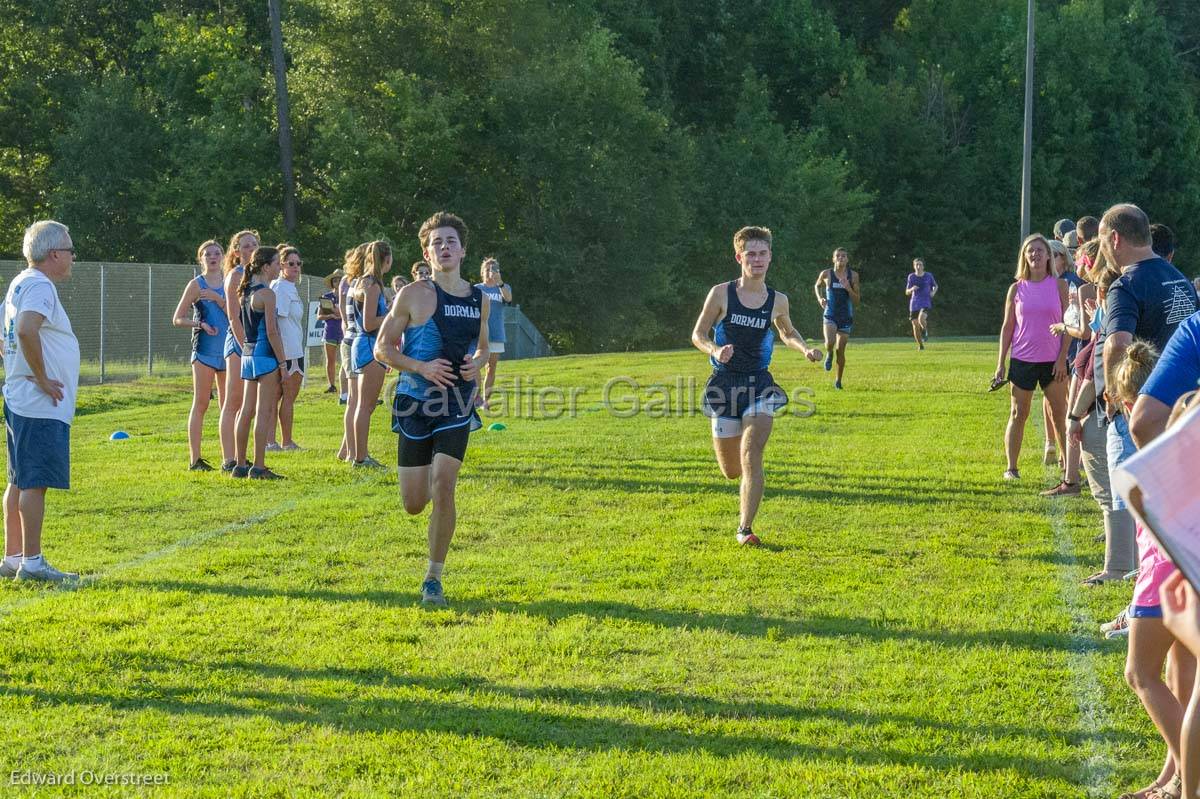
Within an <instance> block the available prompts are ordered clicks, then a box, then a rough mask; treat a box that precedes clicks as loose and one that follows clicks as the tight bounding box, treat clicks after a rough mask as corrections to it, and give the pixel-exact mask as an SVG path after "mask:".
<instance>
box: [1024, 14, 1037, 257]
mask: <svg viewBox="0 0 1200 799" xmlns="http://www.w3.org/2000/svg"><path fill="white" fill-rule="evenodd" d="M1033 4H1034V0H1029V8H1028V11H1027V12H1026V14H1027V16H1028V19H1027V21H1026V27H1025V148H1024V152H1023V153H1022V157H1021V241H1024V240H1025V237H1026V236H1028V235H1029V226H1030V223H1029V216H1030V214H1029V205H1030V201H1031V200H1032V195H1033V50H1034V45H1033Z"/></svg>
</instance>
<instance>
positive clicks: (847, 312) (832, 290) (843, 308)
mask: <svg viewBox="0 0 1200 799" xmlns="http://www.w3.org/2000/svg"><path fill="white" fill-rule="evenodd" d="M846 279H847V280H849V279H850V271H849V270H847V271H846ZM853 317H854V303H852V302H850V292H849V291H848V290H847V289H846V286H845V285H844V284H843V283H842V281H840V280H838V276H837V272H836V271H834V270H833V269H830V270H829V282H828V283H826V284H825V318H826V319H843V320H847V319H852V318H853Z"/></svg>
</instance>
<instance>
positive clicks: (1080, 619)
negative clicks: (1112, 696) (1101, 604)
mask: <svg viewBox="0 0 1200 799" xmlns="http://www.w3.org/2000/svg"><path fill="white" fill-rule="evenodd" d="M1049 515H1050V525H1051V527H1052V528H1053V530H1054V543H1055V548H1056V549H1057V550H1058V553H1059V554H1060V555H1061V556H1062V557H1063V559H1064V560H1065V561H1066V563H1065V564H1064V565H1062V566H1060V567H1059V569H1058V576H1059V590H1060V592H1061V594H1062V598H1063V604H1064V605H1066V609H1067V612H1068V613H1069V614H1070V616H1071V634H1072V635H1071V637H1072V640H1073V641H1074V642H1075V643H1072V645H1071V651H1070V652H1069V653H1068V654H1067V667H1068V670H1069V672H1070V674H1071V678H1072V679H1071V687H1072V689H1073V691H1074V693H1075V703H1076V704H1077V705H1078V706H1079V716H1080V719H1081V721H1082V724H1083V729H1084V731H1085V732H1086V733H1089V735H1088V736H1087V737H1086V738H1085V740H1086V741H1088V744H1087V746H1088V748H1089V749H1091V755H1090V756H1089V757H1088V759H1087V760H1086V761H1084V764H1083V787H1084V789H1085V790H1086V791H1087V792H1088V795H1089V796H1109V795H1111V794H1112V792H1113V788H1112V785H1111V783H1112V752H1111V750H1110V749H1109V747H1108V745H1107V744H1106V743H1105V742H1104V740H1103V739H1102V738H1101V737H1100V736H1101V734H1102V733H1103V732H1104V730H1107V729H1108V726H1109V720H1108V713H1107V711H1105V709H1104V692H1103V690H1102V689H1101V687H1100V678H1099V677H1098V676H1097V673H1096V664H1095V655H1094V654H1093V653H1092V652H1090V651H1089V650H1088V648H1087V646H1086V644H1084V643H1083V641H1084V640H1085V639H1086V636H1088V635H1094V634H1095V632H1094V631H1095V624H1094V621H1093V620H1092V618H1091V616H1090V615H1089V614H1088V612H1087V610H1086V608H1085V606H1084V602H1083V595H1082V593H1081V589H1080V584H1079V581H1078V580H1077V576H1076V574H1075V573H1074V571H1073V570H1072V568H1071V567H1072V566H1073V565H1074V564H1075V542H1074V541H1072V540H1071V532H1070V530H1069V529H1068V526H1067V521H1066V511H1065V510H1064V506H1063V501H1062V500H1061V499H1057V500H1056V499H1051V500H1050V514H1049Z"/></svg>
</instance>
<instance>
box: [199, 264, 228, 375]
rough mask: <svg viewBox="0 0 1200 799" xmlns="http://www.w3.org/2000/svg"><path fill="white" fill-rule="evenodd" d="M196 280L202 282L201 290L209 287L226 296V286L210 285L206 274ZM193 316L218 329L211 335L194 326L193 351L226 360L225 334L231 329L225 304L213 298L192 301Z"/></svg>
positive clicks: (210, 289)
mask: <svg viewBox="0 0 1200 799" xmlns="http://www.w3.org/2000/svg"><path fill="white" fill-rule="evenodd" d="M196 282H197V283H198V284H200V288H201V290H203V289H208V290H209V291H215V292H217V293H218V294H220V295H221V296H222V297H224V296H225V287H224V286H222V285H217V286H210V285H208V282H207V281H205V279H204V275H200V276H199V277H197V278H196ZM192 317H193V318H194V319H195V320H196V321H197V322H202V323H204V324H206V325H209V326H210V327H212V328H214V329H215V330H216V331H217V332H216V333H214V334H211V335H210V334H208V333H205V332H204V331H203V330H201V329H200V328H198V327H193V328H192V352H194V353H196V354H197V355H205V356H208V357H210V358H215V359H216V360H218V361H222V360H224V359H225V353H224V350H223V347H224V346H225V334H226V333H227V332H228V331H229V317H228V316H227V315H226V314H225V306H224V305H223V304H222V303H218V302H215V301H213V300H196V302H194V303H192Z"/></svg>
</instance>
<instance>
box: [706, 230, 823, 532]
mask: <svg viewBox="0 0 1200 799" xmlns="http://www.w3.org/2000/svg"><path fill="white" fill-rule="evenodd" d="M733 253H734V257H735V258H736V259H737V262H738V263H739V264H740V265H741V271H742V276H741V278H740V279H738V280H731V281H729V282H728V283H720V284H718V285H716V286H713V287H712V289H711V290H710V291H709V292H708V298H707V299H706V300H705V301H704V309H703V310H702V311H701V312H700V318H699V319H697V320H696V327H695V329H693V330H692V344H694V345H695V346H696V349H698V350H700V351H701V352H703V353H705V354H706V355H708V356H709V360H710V361H711V362H712V365H713V373H712V377H710V378H709V380H708V385H706V386H705V388H704V414H705V415H706V416H709V417H711V418H712V432H713V449H715V450H716V453H717V465H718V466H720V467H721V473H722V474H724V475H725V477H727V478H729V479H730V480H736V479H738V478H741V481H742V482H741V517H740V519H739V522H738V531H737V541H738V543H739V544H743V545H745V546H757V545H759V544H760V543H762V542H761V541H760V540H759V539H758V536H756V535H755V534H754V531H753V530H752V529H751V525H752V524H753V523H754V516H755V514H757V513H758V505H759V503H760V502H761V501H762V495H763V450H764V449H765V448H766V446H767V439H768V438H770V436H771V428H772V424H773V422H774V418H773V417H774V414H775V412H776V411H778V410H779V409H780V408H782V407H783V406H784V405H786V404H787V402H788V397H787V394H786V393H785V392H784V390H783V389H781V388H780V387H779V386H778V385H776V384H775V380H774V379H773V378H772V377H771V373H770V372H769V371H767V367H768V366H769V365H770V363H771V350H772V347H774V344H775V332H774V331H773V330H772V329H771V326H772V325H774V327H775V330H777V331H779V340H780V341H782V342H783V343H784V344H786V345H787V346H789V347H791V348H792V349H794V350H799V351H800V352H803V353H804V354H805V356H807V357H808V359H809V360H810V361H819V360H820V359H821V351H820V350H818V349H816V348H810V347H809V346H808V343H807V342H806V341H805V340H804V337H803V336H801V335H800V334H799V333H798V332H796V328H795V327H793V326H792V320H791V317H790V315H789V314H788V298H787V296H786V295H784V294H782V293H780V292H777V291H775V289H773V288H769V287H768V286H767V283H766V278H767V268H768V267H769V266H770V265H771V231H770V230H768V229H767V228H765V227H744V228H742V229H741V230H739V231H738V232H737V233H736V234H735V235H734V237H733ZM710 330H711V331H712V332H713V335H712V338H710V337H709V331H710Z"/></svg>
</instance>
